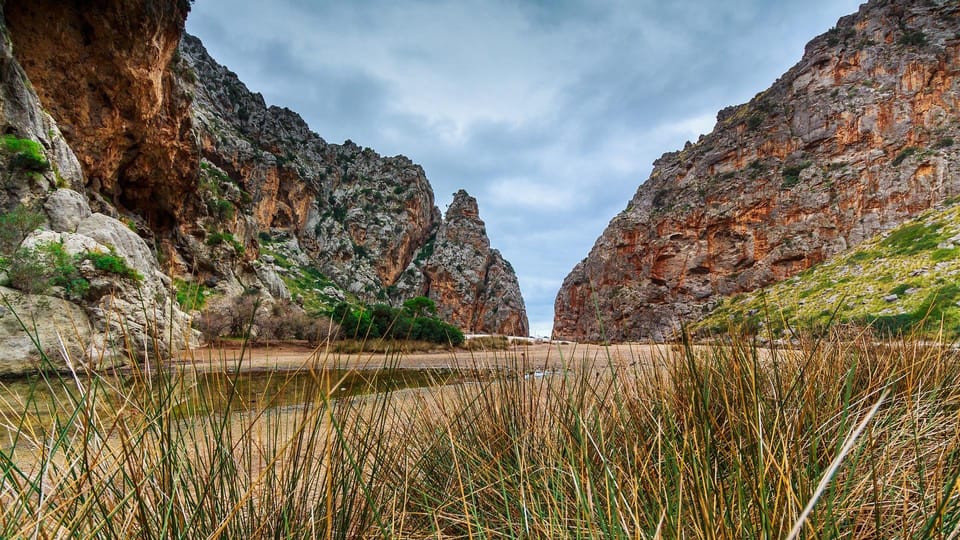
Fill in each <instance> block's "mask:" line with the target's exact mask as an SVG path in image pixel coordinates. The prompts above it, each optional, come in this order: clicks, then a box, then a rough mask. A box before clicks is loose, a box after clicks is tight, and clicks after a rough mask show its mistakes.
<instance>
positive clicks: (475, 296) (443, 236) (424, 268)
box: [397, 190, 529, 336]
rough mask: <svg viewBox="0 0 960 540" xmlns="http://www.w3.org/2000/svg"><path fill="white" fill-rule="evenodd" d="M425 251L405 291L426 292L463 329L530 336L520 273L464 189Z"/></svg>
mask: <svg viewBox="0 0 960 540" xmlns="http://www.w3.org/2000/svg"><path fill="white" fill-rule="evenodd" d="M425 249H426V252H424V254H423V255H422V256H421V257H420V258H419V259H418V260H415V261H413V262H412V263H411V264H410V266H408V267H407V269H406V271H405V272H404V276H403V279H401V280H400V282H399V283H398V284H397V289H398V290H399V291H400V292H401V293H402V295H403V296H406V297H413V296H428V297H429V298H430V299H432V300H433V301H434V302H435V303H436V304H437V308H438V311H439V314H440V316H441V317H442V318H444V319H445V320H447V321H450V322H451V323H453V324H455V325H457V326H459V327H460V328H462V329H463V330H464V331H465V332H470V333H482V334H505V335H513V336H526V335H527V334H528V333H529V323H528V321H527V314H526V309H525V307H524V303H523V296H522V295H521V294H520V285H519V283H518V282H517V276H516V274H515V273H514V271H513V267H511V266H510V263H508V262H507V261H506V260H504V258H503V256H501V255H500V252H499V251H497V250H495V249H490V239H489V238H488V237H487V230H486V226H485V225H484V223H483V220H481V219H480V211H479V209H478V208H477V200H476V199H474V198H473V197H471V196H470V195H468V194H467V192H466V191H463V190H460V191H458V192H457V193H456V194H454V196H453V202H452V203H450V207H449V208H447V213H446V215H445V216H444V220H443V224H442V225H440V228H439V229H438V231H437V234H436V237H435V238H434V239H432V240H431V242H430V244H428V246H427V247H426V248H425Z"/></svg>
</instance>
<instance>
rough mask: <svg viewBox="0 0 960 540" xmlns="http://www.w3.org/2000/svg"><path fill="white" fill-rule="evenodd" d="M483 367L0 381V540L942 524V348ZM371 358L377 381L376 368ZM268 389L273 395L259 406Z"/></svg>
mask: <svg viewBox="0 0 960 540" xmlns="http://www.w3.org/2000/svg"><path fill="white" fill-rule="evenodd" d="M241 354H242V353H241ZM504 355H505V356H503V357H501V358H499V361H501V362H505V363H506V364H508V365H510V366H511V368H510V369H507V370H500V371H493V372H491V376H487V377H480V378H464V377H454V378H452V379H448V378H444V379H442V380H441V379H437V380H436V381H435V382H436V383H437V385H436V386H434V387H431V388H418V389H415V390H401V391H392V390H389V389H387V390H385V391H380V392H377V393H373V394H368V395H366V396H353V397H346V398H343V397H339V394H341V393H342V392H341V389H342V388H345V387H347V386H350V385H352V384H354V383H355V381H354V382H353V383H348V382H347V379H348V378H349V377H354V378H356V377H361V378H363V377H367V375H365V374H364V372H357V371H353V372H345V371H342V370H337V369H334V368H337V367H338V365H337V359H338V357H337V355H336V354H332V353H323V352H318V353H317V354H316V355H315V356H314V357H313V358H312V359H311V360H310V361H309V362H307V363H306V365H305V366H304V370H302V371H301V372H299V373H298V374H296V375H294V374H292V373H275V374H270V375H266V377H267V379H268V380H269V384H268V385H267V386H268V387H269V388H270V391H269V392H265V391H263V390H262V388H261V389H259V390H256V391H254V390H252V389H251V388H250V386H249V385H246V384H244V382H243V381H244V375H243V373H242V371H241V370H240V369H239V368H236V367H232V366H237V365H239V363H237V362H225V363H224V366H223V368H222V369H221V370H219V371H216V372H215V373H212V374H209V373H208V374H200V373H198V372H196V371H191V370H190V369H186V370H184V369H176V368H173V367H172V366H170V367H163V368H155V369H153V370H148V369H145V368H144V369H139V368H138V369H134V370H133V371H129V372H119V373H82V372H78V373H73V374H67V375H65V376H58V375H46V376H41V377H37V378H34V379H32V380H31V382H30V383H29V386H28V389H27V390H26V391H20V392H19V393H14V392H11V391H0V435H2V440H0V537H5V538H12V537H25V536H30V537H41V538H45V537H91V536H95V537H110V538H119V537H142V538H160V537H196V538H202V537H215V538H265V537H271V538H368V537H390V538H394V537H396V538H425V537H431V538H574V537H575V538H627V537H629V538H661V537H662V538H681V537H682V538H718V537H721V538H786V537H788V536H790V537H798V538H799V537H803V538H837V537H844V538H905V537H909V538H948V537H952V536H955V535H956V533H957V531H958V528H960V494H958V489H960V451H958V448H960V429H958V423H957V411H958V409H960V362H958V360H960V358H958V353H957V352H956V350H955V349H953V348H950V347H946V346H942V345H939V344H935V343H930V342H921V341H909V340H898V341H891V342H885V343H877V342H875V340H874V339H873V338H872V337H871V336H869V335H867V334H864V333H860V334H854V335H851V334H839V333H837V332H830V333H828V335H827V336H825V337H821V338H817V339H812V338H811V339H805V340H803V342H802V343H801V344H800V345H799V346H798V347H796V348H788V349H776V348H774V349H764V348H760V347H758V345H757V343H756V342H755V341H748V340H741V339H737V338H735V337H729V336H728V337H727V338H725V339H724V340H722V341H721V342H718V343H716V344H714V345H711V346H698V345H694V344H691V343H683V344H677V345H673V346H665V347H652V346H651V347H638V348H637V350H636V351H635V352H634V354H633V355H632V357H631V358H627V359H625V360H615V359H614V357H613V355H609V354H608V355H601V356H605V358H606V359H600V360H596V359H591V358H588V357H586V356H584V357H583V358H562V360H561V361H560V364H561V365H560V367H559V368H558V369H556V370H552V371H550V372H549V373H548V372H540V374H541V375H542V376H538V377H533V376H531V375H530V373H532V372H531V369H532V368H533V366H529V365H527V364H526V357H525V356H524V355H518V354H517V353H509V352H508V353H504ZM386 358H387V360H385V361H384V365H383V368H384V370H381V372H386V371H388V370H391V369H394V368H396V367H398V365H400V361H401V358H400V357H399V356H396V355H388V356H387V357H386ZM451 361H452V362H456V360H455V359H452V360H451ZM241 363H242V362H241ZM467 364H468V365H467V366H466V369H469V370H472V372H474V373H475V372H477V371H478V370H482V369H484V366H482V365H479V364H478V363H477V361H474V362H473V363H472V364H471V363H469V362H467ZM74 365H75V364H74ZM166 365H169V364H166ZM367 373H370V372H367ZM370 376H371V377H372V376H373V374H372V373H371V375H370ZM440 383H443V384H440ZM5 384H8V383H0V389H2V390H7V389H6V387H5V386H2V385H5ZM290 388H294V389H295V392H296V396H297V398H296V400H295V402H293V403H291V402H289V401H284V400H283V399H281V398H279V397H277V396H280V395H283V390H284V389H290ZM381 390H382V389H381Z"/></svg>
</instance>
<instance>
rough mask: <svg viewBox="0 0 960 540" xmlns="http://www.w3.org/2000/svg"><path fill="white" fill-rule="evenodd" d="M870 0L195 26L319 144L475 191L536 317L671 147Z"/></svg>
mask: <svg viewBox="0 0 960 540" xmlns="http://www.w3.org/2000/svg"><path fill="white" fill-rule="evenodd" d="M858 2H859V0H783V1H778V2H771V1H769V0H730V1H727V2H713V1H710V0H695V1H694V0H691V1H689V2H663V1H661V0H599V1H598V0H549V1H548V0H529V1H523V2H517V1H516V0H461V1H457V2H453V1H446V0H405V1H397V0H366V1H364V2H334V1H332V0H321V1H316V0H276V1H272V2H261V1H259V0H204V1H203V2H197V3H196V4H194V5H193V11H192V13H191V15H190V18H189V19H188V21H187V27H188V30H189V31H190V32H191V33H194V34H195V35H198V36H199V37H200V38H201V39H202V40H203V41H204V43H205V44H206V45H207V47H208V49H209V50H210V52H211V54H212V55H213V56H214V57H215V58H216V59H217V60H218V61H220V62H221V63H223V64H225V65H227V66H228V67H229V68H231V69H233V70H234V71H236V72H237V73H238V74H239V76H240V78H241V80H243V81H244V82H245V83H247V85H248V86H249V87H250V88H251V89H252V90H253V91H258V92H261V93H263V94H264V97H265V99H266V100H267V101H268V102H269V103H271V104H276V105H281V106H287V107H290V108H291V109H293V110H295V111H297V112H299V113H300V114H301V115H302V116H303V117H304V118H305V119H306V120H307V122H308V123H309V124H310V126H311V127H312V128H313V129H314V130H315V131H317V132H318V133H319V134H320V135H321V136H322V137H324V138H325V139H327V140H329V141H332V142H341V141H343V140H345V139H348V138H349V139H352V140H354V141H356V142H357V143H358V144H362V145H364V146H369V147H372V148H374V149H375V150H376V151H378V152H380V153H382V154H386V155H392V154H404V155H406V156H408V157H410V158H411V159H412V160H414V161H415V162H417V163H420V164H421V165H422V166H423V167H424V170H425V171H426V173H427V176H428V177H429V178H430V182H431V184H432V185H433V187H434V191H435V193H436V200H437V203H438V205H439V206H440V207H441V208H443V207H444V206H445V205H446V204H448V203H449V201H450V200H451V197H452V195H451V194H452V193H453V192H455V191H456V190H457V189H460V188H465V189H467V190H468V191H469V192H470V193H472V194H474V195H475V196H477V198H478V201H479V203H480V213H481V216H482V217H483V219H484V220H485V221H486V223H487V230H488V232H489V234H490V237H491V242H492V244H493V245H494V247H497V248H499V249H501V251H503V253H504V256H505V257H507V259H508V260H510V261H511V263H512V264H513V266H514V267H515V268H516V269H517V272H518V273H519V275H520V281H521V287H522V289H523V291H524V295H525V299H526V301H527V304H528V313H529V316H530V319H531V321H532V322H533V321H536V322H535V323H534V325H539V327H538V328H540V329H541V330H542V329H543V328H545V326H546V325H547V324H548V321H550V320H551V317H552V308H553V298H554V296H555V294H556V288H557V287H559V285H560V283H561V282H562V280H563V278H564V277H565V275H566V274H567V272H569V271H570V269H571V268H572V267H573V265H574V264H576V263H577V262H578V261H579V260H580V259H582V258H583V257H584V256H585V255H586V254H587V252H588V251H589V249H590V248H591V246H592V245H593V243H594V241H595V240H596V237H597V236H598V235H599V234H600V233H601V232H602V231H603V229H604V227H606V225H607V223H608V222H609V221H610V219H611V218H613V217H614V215H615V214H616V213H617V212H619V211H620V210H622V209H623V208H624V207H625V206H626V204H627V202H628V200H629V199H630V198H631V197H632V196H633V194H634V193H635V192H636V190H637V186H639V185H640V184H641V183H642V182H643V181H645V179H646V177H647V175H648V174H649V172H650V169H651V166H652V163H653V161H654V160H655V159H657V158H658V157H659V156H660V155H661V154H663V153H664V152H670V151H673V150H677V149H679V148H682V146H683V144H684V143H685V142H686V141H687V140H690V141H695V140H696V138H697V137H698V136H699V135H700V134H701V133H705V132H707V131H709V130H710V129H712V127H713V124H714V123H715V119H716V112H717V111H718V110H719V109H721V108H723V107H725V106H728V105H733V104H738V103H742V102H745V101H747V100H748V99H750V98H751V97H752V96H753V95H754V94H756V93H757V92H758V91H761V90H763V89H764V88H766V87H768V86H769V85H770V84H771V83H772V82H773V81H774V80H775V79H776V78H777V77H779V76H780V74H781V73H783V72H784V71H786V69H788V68H789V67H790V66H791V65H792V64H793V63H795V62H796V61H798V60H799V59H800V56H801V55H802V52H803V45H804V44H805V43H806V42H807V41H808V40H809V39H810V38H812V37H813V36H814V35H816V34H818V33H821V32H823V31H825V30H827V29H828V28H829V27H830V26H832V24H833V23H834V22H835V21H836V20H837V18H838V17H840V16H842V15H845V14H847V13H851V12H853V11H855V10H856V8H857V5H858Z"/></svg>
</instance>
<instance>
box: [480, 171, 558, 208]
mask: <svg viewBox="0 0 960 540" xmlns="http://www.w3.org/2000/svg"><path fill="white" fill-rule="evenodd" d="M487 193H488V194H489V195H490V200H491V202H492V203H493V204H494V205H496V206H498V207H500V208H525V209H531V210H536V211H541V212H542V211H547V210H549V211H556V210H569V209H570V208H571V207H572V206H573V203H574V200H575V193H574V192H573V191H570V190H565V189H557V187H556V186H550V185H547V184H543V183H540V182H534V181H532V180H530V179H529V178H501V179H499V180H495V181H494V182H493V183H492V184H491V185H490V187H489V188H488V189H487Z"/></svg>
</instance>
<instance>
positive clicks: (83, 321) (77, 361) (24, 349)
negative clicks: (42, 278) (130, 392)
mask: <svg viewBox="0 0 960 540" xmlns="http://www.w3.org/2000/svg"><path fill="white" fill-rule="evenodd" d="M18 318H19V320H18ZM92 333H93V328H92V326H91V324H90V321H89V320H88V319H87V316H86V314H85V313H84V311H83V310H82V309H81V308H80V307H79V306H77V305H75V304H73V303H70V302H68V301H66V300H63V299H60V298H55V297H52V296H37V295H27V294H23V293H21V292H19V291H15V290H13V289H9V288H6V287H0V376H4V375H22V374H28V373H35V372H36V371H37V370H39V369H41V367H43V368H47V369H54V370H66V369H68V363H67V358H69V360H70V363H71V364H72V365H73V367H74V368H75V369H82V368H84V367H85V366H87V365H88V363H87V362H88V358H87V356H86V350H85V349H86V343H87V341H88V340H89V339H90V336H91V335H92ZM38 345H39V347H38ZM64 351H65V352H66V355H67V356H66V358H65V357H64V354H63V352H64ZM44 356H45V357H46V359H47V361H46V362H45V361H43V360H42V358H43V357H44Z"/></svg>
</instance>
